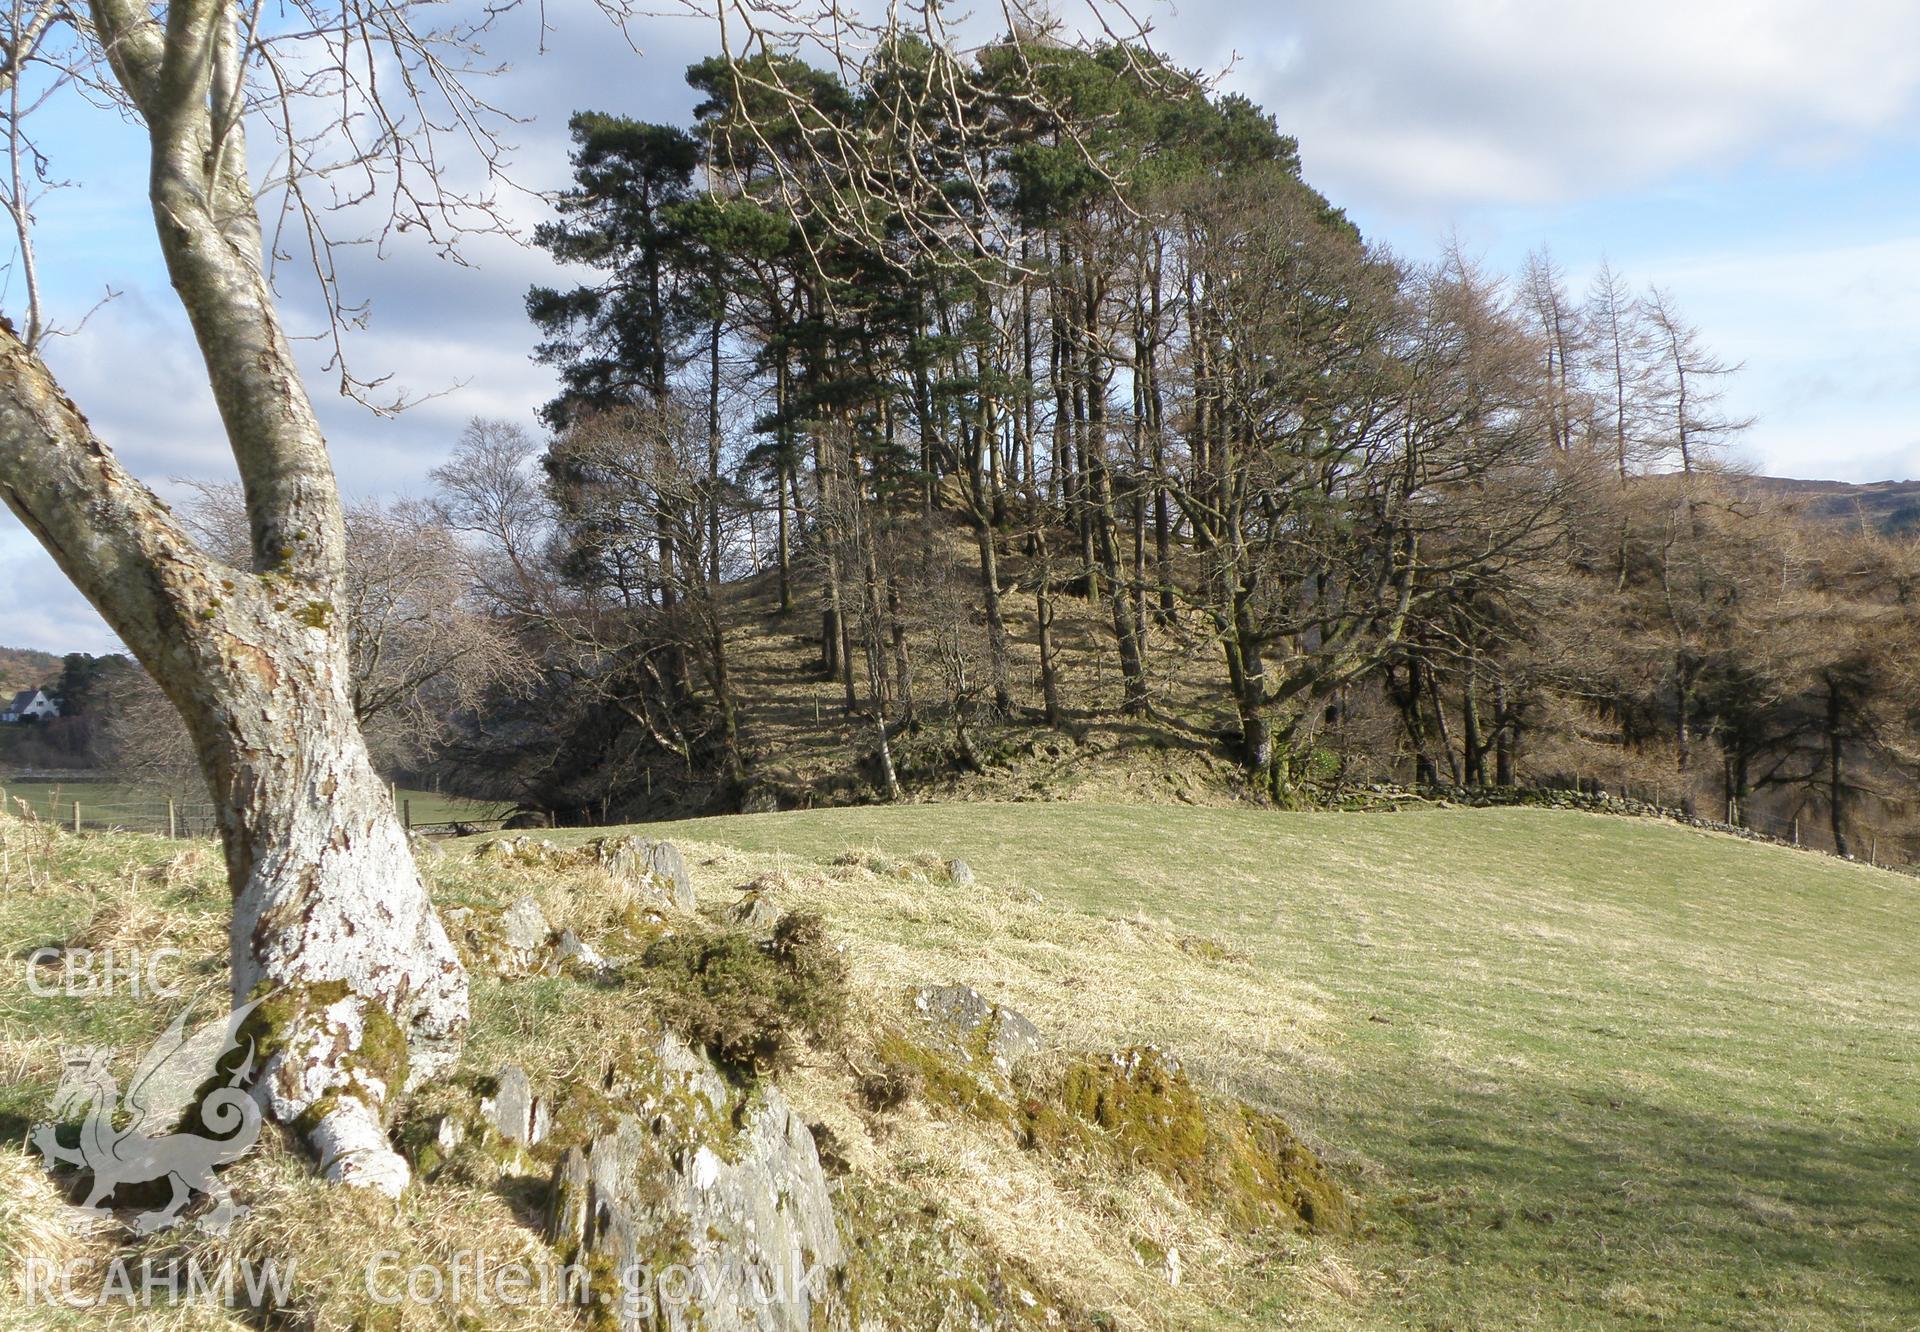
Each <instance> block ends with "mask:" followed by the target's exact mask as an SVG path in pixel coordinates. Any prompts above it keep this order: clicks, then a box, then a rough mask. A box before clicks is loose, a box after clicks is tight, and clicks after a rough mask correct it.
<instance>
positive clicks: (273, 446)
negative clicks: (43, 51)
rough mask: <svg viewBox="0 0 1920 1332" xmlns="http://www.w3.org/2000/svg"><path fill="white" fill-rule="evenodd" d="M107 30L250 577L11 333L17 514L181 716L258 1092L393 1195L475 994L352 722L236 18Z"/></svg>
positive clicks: (320, 509) (212, 7) (6, 492)
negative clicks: (117, 449) (222, 437)
mask: <svg viewBox="0 0 1920 1332" xmlns="http://www.w3.org/2000/svg"><path fill="white" fill-rule="evenodd" d="M90 13H91V19H92V22H93V25H94V30H95V33H96V35H97V36H98V38H99V40H100V43H101V46H102V48H103V49H104V50H105V52H106V54H107V57H108V61H109V63H110V66H111V69H112V71H113V74H114V76H115V78H116V79H117V80H118V82H119V83H120V84H121V86H122V87H123V88H124V90H125V91H126V94H127V96H128V99H129V101H130V103H131V105H132V106H133V107H134V108H135V110H136V111H137V112H138V114H139V116H140V118H141V120H142V121H143V122H144V123H145V126H146V128H147V131H148V136H149V139H150V141H151V147H152V157H151V173H150V178H149V194H150V197H151V200H152V204H153V213H154V222H155V228H156V231H157V233H158V236H159V240H160V246H161V250H162V253H163V255H164V257H165V260H166V263H167V268H168V273H169V275H170V277H171V278H172V281H173V285H174V288H175V290H176V291H177V292H178V294H179V297H180V301H181V304H182V306H183V307H184V308H185V310H186V313H187V315H188V318H189V321H190V322H191V324H192V327H193V332H194V337H195V340H196V342H197V344H198V346H199V348H200V352H201V355H202V359H203V360H204V362H205V365H206V371H207V376H208V381H209V383H210V385H211V387H212V390H213V395H214V399H215V402H216V404H217V406H218V408H219V412H220V416H221V421H222V424H223V426H224V428H225V433H226V436H227V440H228V444H229V446H230V448H231V450H232V453H233V457H234V459H235V461H236V463H237V464H238V466H239V471H240V476H241V480H242V484H243V486H244V489H245V493H246V504H247V514H248V519H249V524H250V528H251V541H252V553H253V558H252V563H251V567H250V568H248V569H238V568H234V567H230V566H228V565H225V564H222V563H220V562H219V561H217V560H215V559H213V558H212V557H211V556H210V555H208V554H207V553H206V552H205V551H204V550H202V549H201V548H200V547H199V546H197V545H196V544H195V543H194V541H193V540H192V539H191V538H190V537H189V536H188V534H187V533H186V531H185V530H184V529H183V528H182V527H181V525H180V524H179V523H178V522H177V521H176V520H175V519H174V518H173V516H172V515H171V513H170V512H169V511H168V510H167V508H166V506H165V505H164V504H162V503H161V502H160V501H159V500H158V499H157V498H156V497H155V496H154V495H153V494H152V492H151V491H149V490H148V489H147V488H146V487H145V486H143V485H142V484H141V483H140V482H139V481H137V480H136V479H135V478H134V477H133V476H132V475H131V474H130V473H128V472H127V471H126V469H125V468H124V467H122V466H121V464H120V462H119V461H118V459H117V458H116V457H115V456H114V454H113V452H112V450H111V449H110V448H109V447H108V446H107V445H106V444H105V443H104V442H103V441H102V440H100V439H99V437H98V436H97V435H95V434H94V432H93V430H92V428H91V427H90V426H89V425H88V424H87V421H86V419H85V418H84V417H83V416H82V415H81V414H80V412H79V409H78V408H77V407H75V406H74V404H73V403H72V402H71V401H70V400H69V399H68V398H67V397H66V395H65V394H64V393H63V392H62V391H61V390H60V388H59V386H58V385H57V384H56V382H55V381H54V378H53V376H52V374H51V372H50V371H49V370H48V368H47V366H46V364H45V363H44V362H43V361H42V360H41V359H40V357H39V355H38V354H37V352H36V351H35V349H34V348H33V347H31V346H29V345H28V344H27V342H26V341H25V340H24V339H22V338H21V337H19V336H17V335H16V334H15V333H14V331H13V330H12V329H11V328H10V327H9V328H6V329H5V330H4V332H0V499H4V501H5V502H6V504H7V506H8V508H10V509H11V510H12V511H13V512H14V513H15V514H17V515H18V516H19V517H20V519H21V520H22V521H23V522H24V523H25V524H26V525H27V527H28V528H29V529H30V530H31V531H32V532H33V533H34V535H35V536H36V537H37V538H38V539H39V540H40V542H41V544H42V545H44V546H45V547H46V548H47V550H48V551H49V552H50V553H51V554H52V555H53V557H54V559H55V560H56V561H57V562H58V563H59V565H60V567H61V568H62V570H64V571H65V573H66V574H67V576H68V577H70V578H71V579H72V580H73V582H74V584H75V585H76V586H77V587H78V588H79V589H80V590H81V592H83V593H84V594H85V595H86V596H87V598H88V599H89V600H90V601H91V602H92V603H93V604H94V606H95V607H96V608H97V609H98V610H99V611H100V613H101V615H102V616H103V617H104V618H105V619H106V621H107V623H108V624H109V625H111V626H112V628H113V629H114V631H115V632H116V633H118V634H119V635H120V637H121V639H122V640H123V641H124V642H125V643H126V645H127V646H128V648H129V649H131V650H132V652H133V653H134V655H135V656H137V657H138V658H139V659H140V661H141V663H142V664H143V665H144V666H146V668H147V669H148V671H149V672H151V673H152V675H153V677H154V679H155V680H156V681H158V682H159V684H160V687H161V688H162V689H163V690H164V691H165V692H166V694H167V696H168V698H169V699H170V700H171V701H172V702H173V704H174V705H175V706H176V707H177V708H178V709H179V711H180V713H181V716H182V717H183V718H184V719H185V722H186V725H187V729H188V731H189V733H190V734H191V736H192V738H193V742H194V747H195V749H196V751H197V754H198V757H199V760H200V763H201V766H202V768H203V770H204V772H205V774H206V777H207V780H208V785H209V786H210V788H211V789H212V791H213V794H214V797H215V801H216V804H217V806H218V811H219V822H220V829H221V835H222V839H223V842H224V845H225V849H226V860H227V871H228V878H229V882H230V883H231V886H232V890H233V898H234V906H233V921H232V930H231V936H230V947H231V954H232V968H233V970H232V975H233V991H234V995H235V998H236V1001H239V1000H244V999H247V998H249V997H260V996H263V995H266V994H268V993H272V994H274V995H275V996H276V998H275V999H274V1000H273V1001H272V1003H271V1004H270V1005H268V1004H263V1005H262V1008H261V1010H260V1011H261V1012H267V1011H271V1012H274V1013H276V1014H278V1015H279V1017H278V1018H277V1019H276V1021H275V1023H274V1024H273V1029H272V1030H271V1031H270V1032H269V1031H265V1029H264V1028H262V1029H261V1030H262V1032H263V1034H264V1035H266V1036H267V1037H268V1038H269V1040H268V1046H267V1050H266V1053H268V1055H269V1057H268V1059H267V1060H266V1062H265V1064H264V1066H263V1067H262V1069H261V1071H260V1073H259V1075H258V1076H259V1079H260V1081H259V1084H258V1094H259V1095H260V1096H261V1099H262V1100H263V1101H264V1102H265V1104H266V1106H267V1108H268V1110H269V1112H270V1113H271V1114H272V1115H274V1116H275V1117H276V1118H278V1119H280V1120H281V1121H282V1122H286V1123H289V1124H296V1125H298V1127H299V1128H300V1129H301V1131H302V1132H304V1133H305V1135H306V1136H307V1138H308V1140H309V1141H310V1142H311V1144H312V1145H313V1146H314V1148H315V1149H316V1151H318V1152H319V1154H320V1156H321V1158H322V1160H323V1162H324V1163H325V1165H326V1168H327V1170H328V1172H329V1175H330V1176H331V1177H333V1178H335V1179H339V1180H342V1181H346V1182H351V1183H359V1184H367V1185H372V1186H376V1187H379V1188H381V1189H383V1190H384V1191H387V1192H389V1193H397V1192H398V1191H399V1189H400V1188H402V1187H404V1185H405V1183H406V1181H407V1168H406V1165H405V1163H404V1162H403V1161H401V1159H400V1158H399V1157H398V1156H397V1155H396V1154H395V1153H394V1152H393V1151H392V1150H391V1148H390V1147H389V1146H388V1145H387V1141H386V1136H385V1133H384V1131H383V1129H382V1117H383V1113H384V1110H385V1108H386V1106H387V1103H388V1100H389V1098H390V1097H391V1096H393V1095H394V1094H396V1093H397V1092H398V1091H399V1090H400V1084H401V1083H402V1082H404V1081H405V1080H406V1079H407V1078H408V1077H413V1078H416V1079H417V1078H419V1077H423V1076H429V1075H431V1074H433V1073H434V1072H436V1071H438V1070H440V1069H443V1068H445V1067H446V1066H447V1065H449V1064H450V1063H451V1061H452V1060H453V1058H454V1057H455V1056H456V1055H457V1053H458V1049H459V1045H460V1041H461V1039H462V1037H463V1036H464V1034H465V1031H466V1027H467V1015H468V1008H467V985H466V977H465V974H464V972H463V971H462V969H461V966H460V963H459V959H458V957H457V956H456V955H455V953H454V951H453V949H452V947H451V945H450V944H449V942H448V940H447V937H446V934H445V932H444V931H443V930H442V929H441V927H440V924H439V922H438V920H437V919H436V918H435V916H434V913H433V909H432V906H431V904H430V903H429V901H428V899H427V894H426V890H425V887H424V885H423V884H422V882H421V879H420V875H419V872H418V870H417V869H416V867H415V865H414V861H413V857H412V853H411V850H410V847H409V844H408V841H407V836H406V833H405V831H404V830H403V829H402V828H401V826H400V824H399V821H398V818H397V817H396V815H395V811H394V809H393V807H392V802H391V800H390V799H389V798H388V796H387V793H386V791H385V788H384V785H383V783H382V782H381V781H380V779H379V777H378V776H377V775H376V774H375V772H374V770H373V766H372V763H371V762H370V760H369V759H368V756H367V750H366V746H365V743H364V742H363V740H362V738H361V735H360V731H359V727H358V724H357V723H356V721H355V717H354V711H353V706H352V690H351V687H350V682H349V668H348V657H347V627H346V624H345V618H344V616H342V615H341V614H340V613H338V611H337V610H336V607H337V606H339V605H340V604H342V592H343V588H344V583H345V564H346V552H345V536H344V531H343V523H342V512H341V505H340V497H339V490H338V487H337V485H336V483H335V479H334V475H333V470H332V464H331V461H330V459H329V457H328V453H327V447H326V442H325V439H324V437H323V435H322V434H321V431H320V427H319V423H318V421H317V419H316V417H315V415H314V412H313V408H312V405H311V403H310V401H309V399H308V397H307V394H306V391H305V388H304V386H303V385H302V383H301V380H300V375H299V372H298V370H297V368H296V365H295V362H294V358H293V355H292V352H291V349H290V348H289V346H288V343H287V338H286V335H285V332H284V330H283V328H282V326H281V323H280V319H279V315H278V313H277V311H276V309H275V306H274V302H273V296H272V292H271V290H270V287H269V284H268V281H267V278H266V276H265V273H264V269H263V262H262V245H261V235H260V228H259V222H258V218H257V215H256V212H255V203H254V196H253V192H252V189H251V187H250V185H249V183H248V179H247V172H246V152H245V144H244V140H243V133H242V128H241V117H240V115H239V113H238V108H237V107H236V106H234V105H232V97H233V95H234V90H235V89H237V88H238V87H239V83H238V81H237V78H236V69H235V64H236V55H235V52H236V50H237V47H238V42H237V38H236V34H235V32H234V29H233V26H232V22H233V10H232V9H231V7H229V6H227V5H224V4H222V3H220V2H219V0H176V2H175V3H173V4H171V5H169V6H167V7H166V9H165V10H164V11H163V13H162V16H161V17H160V18H156V17H154V15H153V13H152V12H151V11H150V10H149V8H148V7H147V6H146V5H144V4H140V3H135V0H94V2H93V4H92V5H91V11H90ZM396 1037H402V1038H404V1039H398V1040H396V1039H395V1038H396Z"/></svg>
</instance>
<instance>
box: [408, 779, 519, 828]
mask: <svg viewBox="0 0 1920 1332" xmlns="http://www.w3.org/2000/svg"><path fill="white" fill-rule="evenodd" d="M396 795H397V798H398V799H399V800H401V801H402V802H411V805H412V813H413V821H414V822H415V823H455V822H459V821H462V820H466V821H471V822H476V823H479V822H487V821H491V820H494V819H504V818H506V817H507V815H509V814H511V813H512V812H513V805H512V803H511V802H510V801H500V800H469V799H467V798H466V797H465V796H453V795H440V794H438V793H436V792H433V791H415V790H410V789H408V788H407V787H404V786H403V787H401V788H400V789H399V791H398V792H397V793H396Z"/></svg>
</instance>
